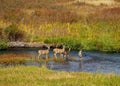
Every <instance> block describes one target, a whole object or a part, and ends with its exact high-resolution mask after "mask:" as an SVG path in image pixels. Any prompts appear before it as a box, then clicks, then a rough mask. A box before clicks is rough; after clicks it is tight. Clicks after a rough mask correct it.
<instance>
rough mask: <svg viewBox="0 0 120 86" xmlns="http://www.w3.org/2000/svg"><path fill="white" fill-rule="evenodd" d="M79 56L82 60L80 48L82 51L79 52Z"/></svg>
mask: <svg viewBox="0 0 120 86" xmlns="http://www.w3.org/2000/svg"><path fill="white" fill-rule="evenodd" d="M78 56H79V58H80V60H82V50H80V51H79V52H78Z"/></svg>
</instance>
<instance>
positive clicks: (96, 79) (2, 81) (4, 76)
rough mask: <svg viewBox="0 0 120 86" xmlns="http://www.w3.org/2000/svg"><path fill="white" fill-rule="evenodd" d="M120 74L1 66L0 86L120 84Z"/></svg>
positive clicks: (107, 85)
mask: <svg viewBox="0 0 120 86" xmlns="http://www.w3.org/2000/svg"><path fill="white" fill-rule="evenodd" d="M119 81H120V76H116V75H114V74H112V73H111V74H91V73H85V72H76V73H75V72H56V71H52V70H48V69H47V68H45V67H42V68H39V67H34V66H27V67H25V66H17V67H9V68H0V86H56V85H57V86H88V85H89V86H119V85H120V82H119Z"/></svg>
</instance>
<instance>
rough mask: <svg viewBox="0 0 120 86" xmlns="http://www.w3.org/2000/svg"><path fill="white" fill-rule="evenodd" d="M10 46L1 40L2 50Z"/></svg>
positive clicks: (0, 47)
mask: <svg viewBox="0 0 120 86" xmlns="http://www.w3.org/2000/svg"><path fill="white" fill-rule="evenodd" d="M6 48H8V44H7V42H6V41H4V40H0V50H1V49H6Z"/></svg>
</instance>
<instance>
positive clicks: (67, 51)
mask: <svg viewBox="0 0 120 86" xmlns="http://www.w3.org/2000/svg"><path fill="white" fill-rule="evenodd" d="M70 50H71V49H70V48H69V49H67V50H65V51H64V52H63V54H64V57H67V56H68V57H69V54H70Z"/></svg>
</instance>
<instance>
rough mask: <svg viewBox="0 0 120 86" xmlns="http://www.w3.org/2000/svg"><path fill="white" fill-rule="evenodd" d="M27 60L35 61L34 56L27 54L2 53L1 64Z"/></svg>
mask: <svg viewBox="0 0 120 86" xmlns="http://www.w3.org/2000/svg"><path fill="white" fill-rule="evenodd" d="M27 61H33V56H30V55H27V54H1V55H0V64H6V65H19V64H24V63H25V62H27Z"/></svg>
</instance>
